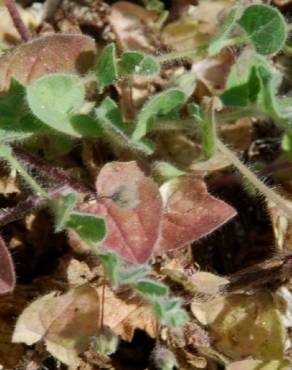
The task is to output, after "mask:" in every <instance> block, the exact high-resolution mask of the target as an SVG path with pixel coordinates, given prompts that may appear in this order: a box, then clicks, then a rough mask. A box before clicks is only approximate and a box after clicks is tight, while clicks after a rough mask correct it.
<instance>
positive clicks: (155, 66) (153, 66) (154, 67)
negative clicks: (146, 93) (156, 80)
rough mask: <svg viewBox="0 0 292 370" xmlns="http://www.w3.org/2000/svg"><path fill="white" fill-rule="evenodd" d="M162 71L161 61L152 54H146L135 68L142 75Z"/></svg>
mask: <svg viewBox="0 0 292 370" xmlns="http://www.w3.org/2000/svg"><path fill="white" fill-rule="evenodd" d="M159 72H160V64H159V62H158V61H157V60H156V59H155V58H154V57H153V56H151V55H144V58H143V60H142V61H141V63H139V65H138V66H137V67H136V68H135V73H137V74H138V75H142V76H151V75H155V74H158V73H159Z"/></svg>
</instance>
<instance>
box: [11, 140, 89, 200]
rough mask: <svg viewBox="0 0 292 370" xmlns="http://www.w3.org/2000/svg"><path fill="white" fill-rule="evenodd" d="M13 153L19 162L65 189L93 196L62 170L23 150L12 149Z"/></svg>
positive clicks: (83, 185) (87, 189)
mask: <svg viewBox="0 0 292 370" xmlns="http://www.w3.org/2000/svg"><path fill="white" fill-rule="evenodd" d="M13 152H14V153H15V155H16V156H17V157H18V158H19V159H20V160H21V161H24V162H25V163H27V164H29V165H31V166H33V167H35V168H37V169H38V170H39V171H40V172H43V173H45V174H47V175H48V176H50V177H51V178H53V179H55V180H56V181H58V182H60V183H61V184H63V185H66V186H67V187H70V188H71V189H73V190H76V191H78V192H81V193H90V194H92V195H95V193H94V191H93V190H92V189H90V188H89V186H86V185H85V184H83V183H82V182H80V181H78V180H77V179H75V178H73V177H71V176H68V175H67V174H66V173H65V172H64V170H63V169H61V168H58V167H53V166H51V165H50V164H49V163H47V162H46V161H44V160H43V159H41V158H39V157H36V156H34V155H32V154H30V153H28V152H26V151H24V150H23V149H20V148H17V147H13Z"/></svg>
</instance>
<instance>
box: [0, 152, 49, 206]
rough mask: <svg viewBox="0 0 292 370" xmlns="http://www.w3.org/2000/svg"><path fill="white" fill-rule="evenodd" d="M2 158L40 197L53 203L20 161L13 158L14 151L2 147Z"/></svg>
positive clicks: (0, 153)
mask: <svg viewBox="0 0 292 370" xmlns="http://www.w3.org/2000/svg"><path fill="white" fill-rule="evenodd" d="M0 157H2V158H3V159H5V160H6V161H7V162H8V163H9V164H10V166H11V167H12V168H13V169H15V170H16V171H17V172H18V173H19V175H20V176H21V177H22V178H23V179H24V180H25V181H26V182H27V183H28V184H29V185H30V187H31V188H32V189H33V190H34V191H35V193H36V194H37V195H38V196H41V197H42V198H44V199H45V200H46V201H48V202H49V203H51V201H52V198H51V197H50V195H49V194H48V193H47V192H46V191H44V190H43V189H42V188H41V187H40V186H39V185H38V183H37V182H36V181H35V180H34V179H33V178H32V177H31V176H30V175H29V174H28V173H27V171H26V170H25V168H24V167H23V166H22V165H21V164H20V162H18V160H17V159H16V158H15V157H14V156H13V153H12V150H11V148H10V147H9V146H6V145H1V147H0Z"/></svg>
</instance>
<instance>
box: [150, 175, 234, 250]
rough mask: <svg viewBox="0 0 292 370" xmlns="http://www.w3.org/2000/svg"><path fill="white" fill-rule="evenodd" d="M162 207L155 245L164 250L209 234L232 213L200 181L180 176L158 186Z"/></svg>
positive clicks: (180, 246) (231, 210) (232, 213)
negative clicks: (161, 219) (161, 217)
mask: <svg viewBox="0 0 292 370" xmlns="http://www.w3.org/2000/svg"><path fill="white" fill-rule="evenodd" d="M161 193H162V196H163V198H164V204H165V210H164V214H163V221H162V226H161V234H160V239H159V242H158V245H157V249H158V250H160V251H167V250H171V249H177V248H182V247H184V246H185V245H187V244H189V243H192V242H194V241H195V240H198V239H200V238H201V237H203V236H205V235H208V234H210V233H211V232H212V231H214V230H216V229H217V228H218V227H220V226H221V225H223V224H224V223H226V222H227V221H228V220H230V219H231V218H232V217H234V216H235V215H236V211H235V210H234V209H233V208H232V207H231V206H229V205H228V204H226V203H225V202H223V201H221V200H219V199H216V198H214V197H213V196H211V195H210V194H209V193H208V191H207V188H206V185H205V183H204V181H203V180H202V179H200V178H196V177H194V176H192V175H188V176H187V175H186V176H180V177H179V178H177V179H173V180H170V181H169V182H168V183H166V184H164V185H163V186H162V187H161Z"/></svg>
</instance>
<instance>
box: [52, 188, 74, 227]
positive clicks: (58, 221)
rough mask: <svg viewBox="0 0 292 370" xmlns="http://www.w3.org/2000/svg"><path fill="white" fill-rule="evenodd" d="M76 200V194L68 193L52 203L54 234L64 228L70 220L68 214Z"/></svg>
mask: <svg viewBox="0 0 292 370" xmlns="http://www.w3.org/2000/svg"><path fill="white" fill-rule="evenodd" d="M77 199H78V196H77V194H76V193H70V194H67V195H64V196H63V197H62V198H60V199H58V200H56V201H55V202H54V211H55V230H56V232H59V231H61V230H63V229H64V228H65V227H66V224H67V222H68V221H69V218H70V213H71V211H72V210H73V208H74V207H75V205H76V203H77Z"/></svg>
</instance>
